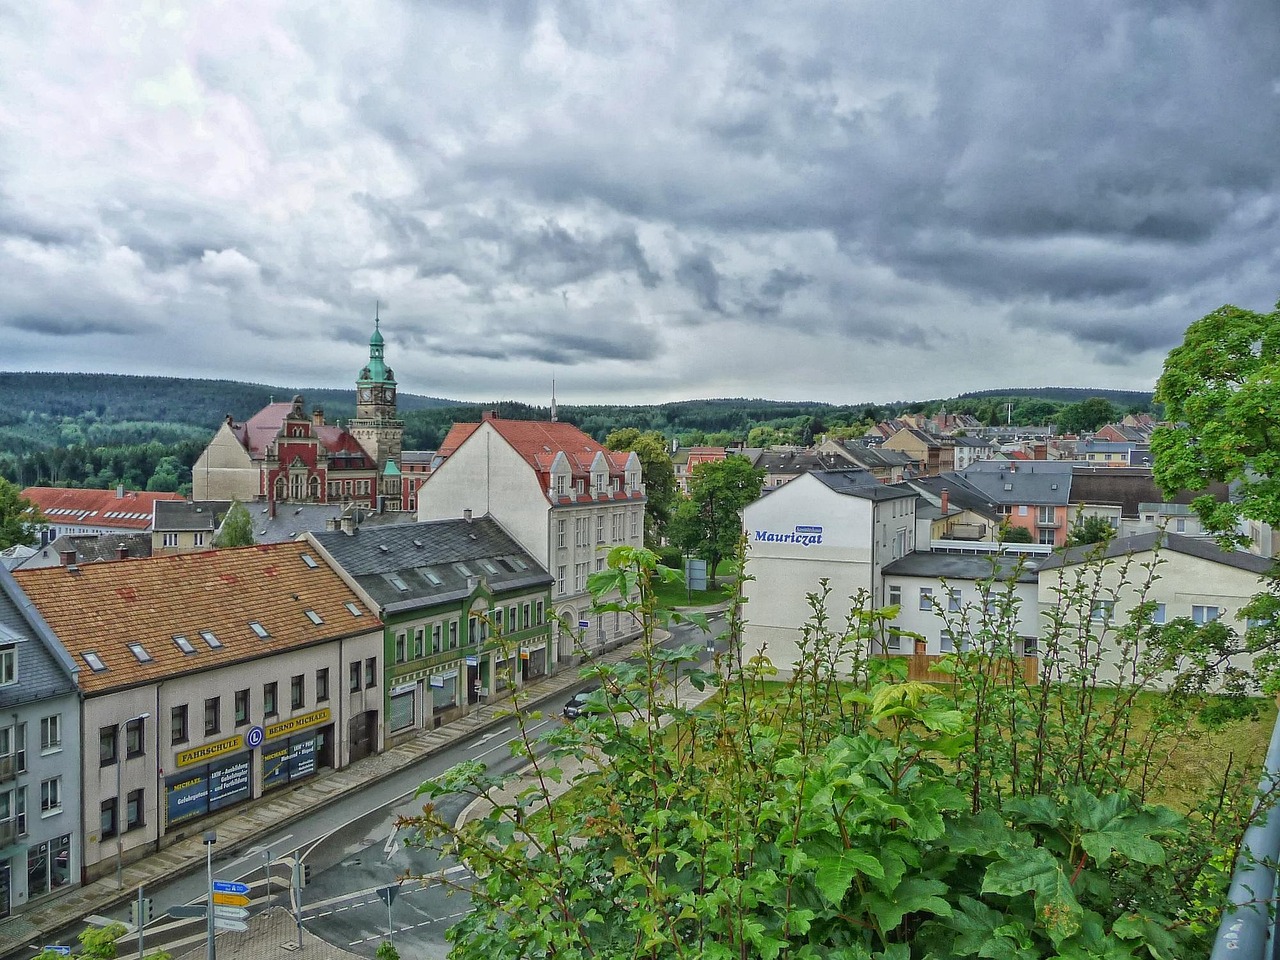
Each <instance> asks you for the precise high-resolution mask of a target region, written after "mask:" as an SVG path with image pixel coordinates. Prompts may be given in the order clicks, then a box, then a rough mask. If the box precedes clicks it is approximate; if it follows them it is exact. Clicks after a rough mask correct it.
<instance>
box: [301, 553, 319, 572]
mask: <svg viewBox="0 0 1280 960" xmlns="http://www.w3.org/2000/svg"><path fill="white" fill-rule="evenodd" d="M302 562H303V563H305V564H306V565H307V566H308V567H310V568H311V569H312V570H314V569H315V568H316V567H318V566H319V564H318V563H316V558H315V557H313V556H312V555H311V554H309V553H304V554H303V555H302Z"/></svg>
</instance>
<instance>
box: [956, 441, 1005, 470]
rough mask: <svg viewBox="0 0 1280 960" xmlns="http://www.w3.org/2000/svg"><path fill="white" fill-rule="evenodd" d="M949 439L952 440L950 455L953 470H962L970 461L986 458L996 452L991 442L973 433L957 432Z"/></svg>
mask: <svg viewBox="0 0 1280 960" xmlns="http://www.w3.org/2000/svg"><path fill="white" fill-rule="evenodd" d="M951 439H952V441H953V442H954V449H953V452H952V457H953V459H954V461H955V466H954V467H953V468H952V469H955V470H963V469H964V468H965V467H967V466H969V465H970V464H971V463H975V462H977V461H978V460H986V459H988V458H989V457H991V456H992V455H994V454H995V452H996V448H995V445H994V444H993V443H991V442H990V441H989V440H986V439H984V438H983V437H980V436H977V435H975V434H971V433H965V434H959V435H956V436H953V437H952V438H951Z"/></svg>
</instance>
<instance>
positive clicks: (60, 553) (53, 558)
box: [10, 533, 151, 570]
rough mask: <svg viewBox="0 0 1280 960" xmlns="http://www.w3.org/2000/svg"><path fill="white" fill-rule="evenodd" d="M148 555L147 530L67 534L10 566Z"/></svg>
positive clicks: (28, 567)
mask: <svg viewBox="0 0 1280 960" xmlns="http://www.w3.org/2000/svg"><path fill="white" fill-rule="evenodd" d="M149 556H151V534H146V533H102V534H94V533H81V534H67V535H64V536H61V537H58V539H56V540H54V541H53V542H52V543H50V544H49V545H48V546H47V547H41V548H39V549H38V550H35V551H34V552H33V553H32V554H30V555H29V556H28V557H27V558H26V559H24V560H23V561H21V562H20V563H17V564H16V565H15V566H13V567H12V568H10V569H13V570H38V569H40V568H41V567H57V566H63V567H66V566H70V565H72V564H86V563H111V562H113V561H116V560H138V559H141V558H143V557H149Z"/></svg>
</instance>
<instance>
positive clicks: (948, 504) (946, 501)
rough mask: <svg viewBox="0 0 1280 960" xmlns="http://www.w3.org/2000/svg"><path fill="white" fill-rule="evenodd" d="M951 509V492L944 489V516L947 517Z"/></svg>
mask: <svg viewBox="0 0 1280 960" xmlns="http://www.w3.org/2000/svg"><path fill="white" fill-rule="evenodd" d="M950 509H951V491H950V490H948V489H947V488H946V487H943V488H942V515H943V516H944V517H945V516H946V515H947V511H948V510H950Z"/></svg>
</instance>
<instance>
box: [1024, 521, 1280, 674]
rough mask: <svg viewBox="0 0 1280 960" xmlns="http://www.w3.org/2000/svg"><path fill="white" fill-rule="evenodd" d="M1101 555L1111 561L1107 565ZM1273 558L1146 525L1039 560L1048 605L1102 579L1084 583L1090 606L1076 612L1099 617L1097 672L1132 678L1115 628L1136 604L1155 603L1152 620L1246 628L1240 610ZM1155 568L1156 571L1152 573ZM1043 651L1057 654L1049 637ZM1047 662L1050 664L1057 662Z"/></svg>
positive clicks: (1241, 658)
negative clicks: (1153, 529)
mask: <svg viewBox="0 0 1280 960" xmlns="http://www.w3.org/2000/svg"><path fill="white" fill-rule="evenodd" d="M1099 551H1101V552H1100V553H1099ZM1100 557H1101V558H1102V559H1105V561H1106V562H1105V563H1103V564H1102V565H1101V566H1099V565H1098V563H1099V558H1100ZM1274 565H1275V562H1274V561H1273V560H1272V559H1271V558H1269V557H1259V556H1256V555H1254V554H1251V553H1246V552H1244V551H1242V550H1224V549H1222V548H1221V547H1219V546H1218V544H1217V543H1216V542H1214V541H1212V540H1206V539H1199V538H1194V537H1184V536H1180V535H1179V534H1176V533H1144V534H1139V535H1137V536H1132V537H1118V538H1116V539H1114V540H1112V541H1110V542H1109V543H1107V544H1106V545H1105V546H1102V547H1099V546H1098V545H1096V544H1090V545H1088V546H1084V547H1072V548H1070V549H1068V550H1065V551H1059V552H1055V553H1054V554H1053V555H1051V556H1050V557H1048V558H1046V559H1045V560H1044V561H1043V562H1042V563H1041V564H1040V566H1039V570H1038V576H1039V584H1038V587H1037V592H1038V596H1039V604H1040V609H1041V610H1042V611H1045V612H1047V611H1050V610H1053V609H1055V608H1058V607H1061V606H1062V605H1063V604H1064V602H1065V603H1068V604H1070V602H1071V601H1070V600H1068V599H1066V598H1071V597H1073V596H1076V595H1078V593H1079V591H1078V590H1077V585H1078V582H1079V583H1083V584H1084V585H1085V587H1086V588H1091V587H1092V585H1093V584H1094V583H1095V582H1096V583H1097V590H1096V591H1092V590H1091V589H1086V590H1085V591H1084V592H1085V593H1087V594H1089V606H1088V608H1087V609H1077V610H1075V615H1077V616H1082V617H1088V618H1090V619H1092V620H1093V622H1094V631H1095V634H1096V635H1097V636H1098V637H1099V638H1100V639H1098V640H1095V641H1094V642H1095V644H1096V645H1097V646H1098V649H1099V651H1100V653H1101V655H1102V656H1101V671H1100V673H1099V678H1100V679H1102V680H1104V681H1112V682H1114V681H1121V680H1124V679H1126V678H1127V679H1130V680H1132V679H1134V676H1133V673H1132V668H1131V666H1129V665H1128V664H1129V661H1128V660H1127V659H1126V658H1125V656H1124V655H1123V653H1122V652H1121V651H1122V648H1123V645H1124V644H1125V643H1126V642H1127V640H1124V639H1117V637H1116V634H1115V632H1114V630H1113V629H1112V628H1113V627H1114V626H1115V625H1117V624H1120V623H1123V622H1125V620H1126V618H1127V617H1128V615H1129V613H1130V611H1131V610H1132V609H1133V608H1134V606H1135V605H1136V604H1138V603H1140V602H1145V603H1149V604H1150V605H1151V613H1150V622H1151V623H1152V624H1156V625H1159V624H1165V623H1169V622H1170V621H1172V620H1175V619H1178V618H1183V617H1185V618H1187V619H1189V620H1191V621H1192V622H1194V623H1197V624H1204V623H1209V622H1212V621H1216V620H1220V621H1222V622H1223V623H1224V624H1225V625H1227V626H1228V627H1230V628H1231V629H1233V630H1235V631H1237V632H1239V633H1243V631H1244V630H1245V628H1246V626H1247V625H1248V624H1247V621H1246V620H1245V619H1244V614H1243V613H1242V612H1241V611H1242V609H1243V608H1244V606H1245V605H1246V604H1247V603H1248V602H1249V600H1250V599H1251V598H1252V597H1253V596H1254V595H1255V594H1257V593H1260V592H1262V590H1263V589H1264V579H1265V577H1266V576H1267V575H1268V574H1269V573H1270V572H1271V571H1272V569H1273V568H1274ZM1151 569H1154V573H1153V574H1151V575H1150V577H1149V576H1148V570H1151ZM1077 577H1079V578H1080V579H1079V581H1078V580H1077ZM1148 579H1150V581H1151V583H1150V587H1149V589H1146V591H1145V593H1144V592H1143V585H1144V584H1145V583H1146V582H1147V580H1148ZM1073 649H1074V648H1073ZM1041 651H1042V656H1050V655H1051V654H1052V651H1051V649H1050V648H1049V645H1048V644H1047V643H1046V642H1042V643H1041ZM1068 656H1073V654H1071V653H1068ZM1232 665H1233V666H1234V667H1237V668H1248V667H1250V666H1251V657H1250V656H1249V655H1247V654H1239V655H1237V656H1235V657H1234V658H1233V659H1232ZM1046 667H1047V668H1049V669H1050V670H1051V669H1052V664H1046ZM1156 685H1157V686H1158V685H1159V681H1157V682H1156Z"/></svg>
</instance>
